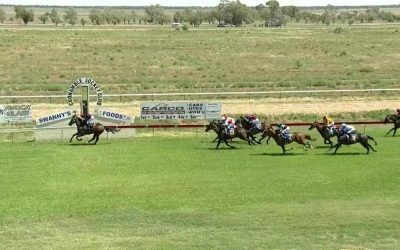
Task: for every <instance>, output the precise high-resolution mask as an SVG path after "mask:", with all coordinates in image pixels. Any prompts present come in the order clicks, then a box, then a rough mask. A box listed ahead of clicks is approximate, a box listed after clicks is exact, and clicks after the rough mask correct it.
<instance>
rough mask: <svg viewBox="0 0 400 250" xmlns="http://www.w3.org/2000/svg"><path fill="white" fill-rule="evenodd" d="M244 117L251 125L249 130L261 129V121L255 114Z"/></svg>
mask: <svg viewBox="0 0 400 250" xmlns="http://www.w3.org/2000/svg"><path fill="white" fill-rule="evenodd" d="M246 119H247V120H248V121H249V123H250V125H251V129H250V130H257V129H261V122H260V120H259V119H258V118H257V117H256V116H255V115H246Z"/></svg>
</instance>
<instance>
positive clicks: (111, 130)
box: [104, 127, 121, 134]
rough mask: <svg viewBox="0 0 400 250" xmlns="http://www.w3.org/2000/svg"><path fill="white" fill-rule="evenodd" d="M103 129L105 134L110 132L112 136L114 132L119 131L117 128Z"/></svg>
mask: <svg viewBox="0 0 400 250" xmlns="http://www.w3.org/2000/svg"><path fill="white" fill-rule="evenodd" d="M104 129H105V130H106V131H107V132H111V133H113V134H115V133H116V132H119V131H121V129H118V128H109V127H104Z"/></svg>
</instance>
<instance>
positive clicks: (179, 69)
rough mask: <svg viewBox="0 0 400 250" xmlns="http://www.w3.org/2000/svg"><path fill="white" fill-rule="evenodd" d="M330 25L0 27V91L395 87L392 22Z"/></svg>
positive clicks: (395, 37) (395, 36)
mask: <svg viewBox="0 0 400 250" xmlns="http://www.w3.org/2000/svg"><path fill="white" fill-rule="evenodd" d="M337 26H338V25H335V26H333V27H326V26H325V25H308V26H306V25H300V24H291V25H289V26H288V27H287V28H285V29H278V30H276V29H265V28H253V27H246V28H237V29H231V30H229V31H228V32H225V30H220V29H217V28H215V27H209V26H204V27H203V28H202V27H200V28H199V29H191V30H190V31H189V32H179V31H176V30H174V29H171V28H168V27H163V28H160V27H158V26H156V27H154V26H145V27H142V26H138V27H135V26H134V27H130V28H109V27H108V28H107V27H101V28H99V29H95V28H93V27H92V26H90V27H85V28H81V27H74V28H62V27H54V28H51V29H50V28H42V27H40V26H39V27H37V26H33V27H28V28H25V27H23V26H21V27H19V26H17V27H13V26H11V27H8V26H1V27H0V39H1V41H2V42H1V44H0V51H1V52H2V53H1V54H2V59H1V60H0V79H1V80H2V84H1V86H0V94H2V95H13V94H15V93H18V94H20V95H23V94H50V93H53V94H64V93H65V92H66V89H67V88H68V86H69V85H70V84H71V83H72V82H73V81H75V80H76V79H78V78H80V77H84V76H89V77H91V78H93V79H94V80H96V81H97V82H98V83H99V84H100V85H101V86H102V88H103V90H104V93H107V94H112V93H158V92H193V91H194V92H206V91H211V92H212V91H256V90H260V91H262V90H264V91H265V90H289V89H295V90H297V89H301V90H302V89H309V88H312V89H335V88H339V87H338V86H340V88H345V89H346V88H347V89H349V88H393V87H398V86H399V79H400V73H399V71H398V68H399V64H398V63H397V62H399V55H398V49H397V48H398V46H397V41H398V40H399V37H400V33H399V32H395V31H396V26H393V25H385V24H374V25H358V26H355V27H351V28H350V27H345V26H343V29H344V32H343V33H341V34H335V33H333V32H332V30H333V29H334V28H335V27H337ZM343 51H346V53H343Z"/></svg>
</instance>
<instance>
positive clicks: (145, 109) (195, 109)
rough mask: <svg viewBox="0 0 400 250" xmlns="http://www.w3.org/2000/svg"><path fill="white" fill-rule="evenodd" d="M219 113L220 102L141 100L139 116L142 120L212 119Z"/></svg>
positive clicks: (218, 115) (217, 116)
mask: <svg viewBox="0 0 400 250" xmlns="http://www.w3.org/2000/svg"><path fill="white" fill-rule="evenodd" d="M220 115H221V104H220V103H203V102H162V103H160V102H142V103H140V118H141V119H144V120H184V119H213V118H219V117H220Z"/></svg>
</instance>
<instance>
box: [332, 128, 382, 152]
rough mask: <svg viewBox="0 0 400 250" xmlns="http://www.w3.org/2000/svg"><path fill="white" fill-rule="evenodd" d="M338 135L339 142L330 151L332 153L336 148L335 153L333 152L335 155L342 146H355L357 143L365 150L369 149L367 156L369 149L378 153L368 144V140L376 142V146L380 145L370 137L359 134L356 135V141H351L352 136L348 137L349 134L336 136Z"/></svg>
mask: <svg viewBox="0 0 400 250" xmlns="http://www.w3.org/2000/svg"><path fill="white" fill-rule="evenodd" d="M336 133H337V132H336V131H335V134H336ZM336 135H337V137H338V142H337V143H336V145H335V146H333V147H331V148H330V149H329V151H330V150H331V149H332V148H335V152H333V154H336V151H337V150H338V149H339V148H340V147H341V146H342V145H351V144H355V143H360V144H361V145H362V146H363V147H364V148H366V149H367V154H369V149H371V150H372V151H374V152H376V150H375V149H374V148H373V147H372V146H371V145H370V144H369V143H368V140H372V141H374V142H375V146H376V145H378V143H377V142H376V141H375V139H374V138H372V137H371V136H369V135H364V134H360V133H357V134H356V138H355V140H354V141H353V140H351V138H350V136H348V135H347V134H344V135H339V134H336Z"/></svg>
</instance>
